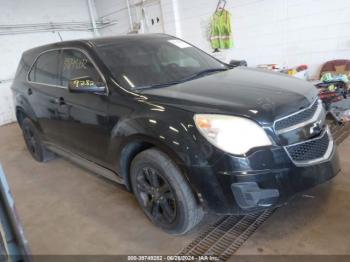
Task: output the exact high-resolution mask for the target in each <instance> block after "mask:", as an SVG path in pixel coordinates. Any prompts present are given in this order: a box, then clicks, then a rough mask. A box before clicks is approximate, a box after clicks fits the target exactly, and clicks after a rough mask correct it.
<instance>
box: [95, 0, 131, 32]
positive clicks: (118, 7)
mask: <svg viewBox="0 0 350 262" xmlns="http://www.w3.org/2000/svg"><path fill="white" fill-rule="evenodd" d="M130 3H132V0H130ZM95 6H96V12H97V16H98V18H100V19H101V18H104V19H110V20H117V21H118V23H117V24H115V25H113V26H110V27H107V28H102V29H101V30H100V31H99V32H100V34H101V35H105V36H107V35H123V34H126V33H128V31H129V29H130V24H129V15H128V11H127V7H126V0H95ZM134 18H135V17H134Z"/></svg>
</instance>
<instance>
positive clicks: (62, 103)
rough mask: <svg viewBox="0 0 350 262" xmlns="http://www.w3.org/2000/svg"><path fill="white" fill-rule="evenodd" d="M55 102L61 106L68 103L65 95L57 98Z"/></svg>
mask: <svg viewBox="0 0 350 262" xmlns="http://www.w3.org/2000/svg"><path fill="white" fill-rule="evenodd" d="M54 103H55V104H57V105H60V106H63V105H65V104H66V102H65V101H64V98H63V97H59V98H55V100H54Z"/></svg>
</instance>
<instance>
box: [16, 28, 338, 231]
mask: <svg viewBox="0 0 350 262" xmlns="http://www.w3.org/2000/svg"><path fill="white" fill-rule="evenodd" d="M12 89H13V92H14V96H15V101H16V115H17V119H18V123H19V125H20V126H21V128H22V129H23V134H24V139H25V141H26V144H27V146H28V149H29V151H30V153H31V154H32V156H33V157H34V158H35V159H36V160H38V161H47V160H49V159H52V158H53V157H54V156H55V155H56V154H58V155H62V156H64V157H67V158H69V159H71V160H73V161H76V162H78V163H79V164H81V165H83V166H85V167H87V168H90V169H92V170H93V171H94V172H96V173H98V174H101V175H103V176H105V177H107V178H109V179H111V180H114V181H117V182H118V183H122V184H125V185H126V187H127V188H128V189H129V190H130V191H132V192H133V193H134V194H135V196H136V198H137V200H138V202H139V204H140V206H141V207H142V209H143V210H144V212H145V214H146V215H147V216H148V217H149V218H150V219H151V220H152V221H153V223H154V224H156V225H157V226H159V227H161V228H162V229H164V230H165V231H167V232H170V233H177V234H181V233H185V232H187V231H188V230H190V229H191V228H193V227H194V226H195V225H196V224H197V223H198V222H199V221H200V220H201V218H202V216H203V211H206V210H210V211H213V212H216V213H219V214H245V213H251V212H257V211H260V210H262V209H266V208H272V207H275V206H280V205H283V204H284V203H285V202H286V201H287V200H288V199H290V197H292V196H293V195H295V194H296V192H299V191H302V190H305V189H308V188H310V187H312V186H314V185H316V184H319V183H322V182H325V181H327V180H329V179H330V178H332V177H333V176H335V175H336V174H337V173H338V171H339V164H338V158H337V153H336V148H335V145H334V143H333V140H332V136H331V134H330V132H329V129H328V128H327V126H326V125H325V111H324V109H323V106H322V104H321V102H320V101H319V100H318V97H317V91H316V89H315V88H314V87H313V86H312V85H311V84H309V83H307V82H306V81H302V80H297V79H294V78H292V77H288V76H284V75H281V74H277V73H270V72H265V71H259V70H256V69H252V68H247V67H234V66H231V65H229V64H224V63H222V62H220V61H218V60H216V59H215V58H213V57H211V56H210V55H208V54H206V53H204V52H203V51H201V50H199V49H197V48H195V47H193V46H192V45H190V44H188V43H187V42H184V41H182V40H180V39H178V38H174V37H172V36H169V35H163V34H153V35H134V36H120V37H110V38H98V39H91V40H78V41H69V42H60V43H55V44H50V45H46V46H41V47H37V48H34V49H31V50H28V51H26V52H25V53H24V54H23V56H22V59H21V61H20V64H19V67H18V70H17V73H16V77H15V80H14V82H13V86H12Z"/></svg>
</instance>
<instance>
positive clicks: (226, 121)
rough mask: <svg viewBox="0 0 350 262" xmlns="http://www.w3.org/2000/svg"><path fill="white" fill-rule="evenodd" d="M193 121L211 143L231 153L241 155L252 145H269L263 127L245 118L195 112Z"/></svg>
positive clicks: (269, 142)
mask: <svg viewBox="0 0 350 262" xmlns="http://www.w3.org/2000/svg"><path fill="white" fill-rule="evenodd" d="M194 122H195V124H196V127H197V128H198V130H199V131H200V133H201V134H202V135H203V136H204V137H205V138H206V139H207V140H208V141H209V142H210V143H211V144H213V145H214V146H216V147H218V148H220V149H221V150H223V151H226V152H228V153H231V154H235V155H243V154H245V153H247V152H248V151H249V150H250V149H252V148H254V147H260V146H269V145H271V141H270V139H269V137H268V136H267V134H266V132H265V131H264V129H263V128H262V127H261V126H259V125H258V124H257V123H255V122H253V121H251V120H249V119H247V118H242V117H236V116H227V115H214V114H206V115H205V114H197V115H195V116H194Z"/></svg>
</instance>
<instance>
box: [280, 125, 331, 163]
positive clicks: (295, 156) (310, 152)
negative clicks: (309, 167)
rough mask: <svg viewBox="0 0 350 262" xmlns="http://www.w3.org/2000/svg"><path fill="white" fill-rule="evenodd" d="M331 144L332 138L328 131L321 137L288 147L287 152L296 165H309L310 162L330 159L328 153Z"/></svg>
mask: <svg viewBox="0 0 350 262" xmlns="http://www.w3.org/2000/svg"><path fill="white" fill-rule="evenodd" d="M331 142H332V138H331V136H330V134H329V132H328V129H327V130H326V131H325V132H324V133H323V134H322V135H321V136H320V137H318V138H315V139H312V140H308V141H305V142H302V143H298V144H294V145H290V146H286V150H287V152H288V154H289V156H290V158H291V159H292V160H293V161H294V162H295V163H298V162H299V163H307V162H308V161H313V160H317V159H322V158H328V156H326V153H327V151H328V148H329V146H330V143H331Z"/></svg>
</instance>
